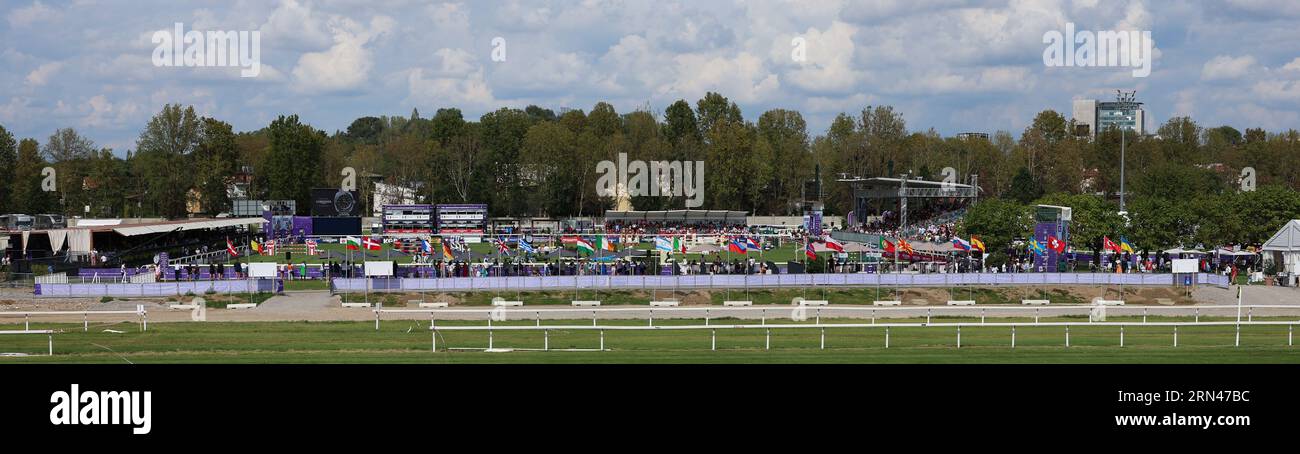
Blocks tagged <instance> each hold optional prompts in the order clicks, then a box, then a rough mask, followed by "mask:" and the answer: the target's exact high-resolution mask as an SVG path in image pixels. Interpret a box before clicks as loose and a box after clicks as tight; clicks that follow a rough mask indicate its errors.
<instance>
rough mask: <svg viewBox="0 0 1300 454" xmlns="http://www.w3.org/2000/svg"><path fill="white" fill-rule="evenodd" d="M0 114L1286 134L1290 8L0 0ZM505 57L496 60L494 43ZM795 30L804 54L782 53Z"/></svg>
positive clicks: (1237, 0)
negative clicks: (1101, 104)
mask: <svg viewBox="0 0 1300 454" xmlns="http://www.w3.org/2000/svg"><path fill="white" fill-rule="evenodd" d="M0 16H3V19H2V20H0V40H2V41H0V124H3V125H4V126H5V127H6V128H8V129H9V130H10V131H12V132H13V133H14V134H15V135H16V136H18V137H33V138H36V139H38V140H40V141H41V142H42V143H44V142H45V139H46V137H48V136H49V135H50V134H51V133H52V132H53V131H54V130H55V129H57V128H61V127H72V128H76V129H77V130H78V131H80V132H82V133H83V134H85V135H86V136H88V137H89V138H91V139H92V140H94V141H95V142H96V144H97V145H99V146H102V147H111V148H114V149H115V150H117V151H118V152H119V153H124V152H125V150H128V149H134V148H135V139H136V137H137V136H138V134H139V132H140V130H141V129H143V127H144V125H145V123H146V122H147V121H148V119H149V117H150V116H152V115H153V114H154V113H156V112H157V111H159V110H160V109H161V107H162V105H164V104H166V103H182V104H189V105H193V106H195V108H196V109H197V110H198V111H200V112H201V113H202V114H204V115H209V116H214V117H216V118H219V119H221V120H225V121H228V122H230V123H232V124H233V125H234V126H235V129H236V130H254V129H258V128H261V127H263V126H265V125H266V124H268V123H269V122H270V121H271V120H272V119H273V118H275V116H277V115H280V114H298V115H299V116H300V117H302V118H303V119H305V120H306V121H307V122H309V123H311V124H312V125H314V126H316V127H318V128H320V129H323V130H326V131H328V132H331V133H332V132H333V131H335V130H338V129H344V128H346V127H347V125H348V124H349V123H350V122H351V121H352V120H353V119H355V118H357V117H360V116H365V115H385V114H386V115H408V114H409V113H410V112H411V109H412V108H418V109H419V110H420V112H421V113H422V114H424V115H425V116H429V115H432V114H433V112H434V111H435V110H437V109H438V108H442V107H458V108H460V109H461V110H462V111H464V112H465V113H466V115H467V116H468V117H471V118H477V117H478V116H479V115H481V114H483V113H484V112H487V111H491V110H495V109H496V108H499V107H502V106H511V107H523V106H526V105H528V104H538V105H541V106H544V107H548V108H552V109H556V110H559V109H560V108H577V109H583V110H590V108H591V106H592V105H593V104H595V103H596V102H598V101H602V100H603V101H608V102H610V103H612V104H613V105H614V106H615V108H616V109H618V111H619V112H628V111H631V110H634V109H638V108H647V107H648V108H649V109H651V110H652V111H654V112H657V113H661V112H662V110H663V109H664V108H665V107H666V106H667V105H668V104H670V103H672V102H673V101H675V100H677V99H686V100H688V101H690V102H691V103H692V104H693V103H694V101H695V100H697V99H699V98H700V97H702V96H703V94H704V93H705V92H708V91H717V92H720V93H722V94H723V95H725V96H728V97H730V98H731V99H732V100H734V101H736V102H737V103H738V104H739V105H740V107H741V109H742V110H743V112H744V115H745V117H746V118H747V119H750V120H754V119H756V118H757V117H758V115H759V114H761V113H762V112H763V111H765V110H767V109H772V108H788V109H796V110H799V111H801V112H802V113H803V114H804V116H805V118H806V119H807V120H808V124H809V129H810V133H812V134H813V135H818V134H822V133H824V131H825V128H826V126H827V125H828V124H829V123H830V120H831V119H832V118H834V116H835V115H836V114H837V113H839V112H850V113H855V112H858V111H860V110H861V109H862V108H863V107H865V106H868V105H879V104H890V105H893V106H894V107H895V108H896V110H898V111H900V112H901V113H902V114H903V116H904V118H905V119H906V121H907V125H908V128H909V129H910V130H914V131H915V130H925V129H929V128H934V129H936V130H937V131H938V132H940V133H941V134H944V135H951V134H955V133H958V132H965V131H979V132H990V133H992V132H995V131H998V130H1008V131H1011V132H1013V133H1015V134H1016V135H1017V136H1018V135H1019V133H1020V131H1022V130H1023V129H1024V127H1025V125H1026V124H1027V123H1028V122H1029V121H1031V120H1032V118H1033V116H1034V114H1036V113H1037V112H1039V111H1040V110H1043V109H1048V108H1050V109H1056V110H1057V111H1059V112H1062V113H1064V114H1066V116H1067V117H1068V116H1069V112H1070V101H1071V99H1073V98H1076V97H1096V98H1101V99H1110V98H1112V97H1113V96H1114V91H1115V90H1116V89H1136V90H1138V96H1139V98H1140V100H1141V101H1144V102H1146V103H1147V111H1148V112H1149V117H1150V120H1149V121H1148V127H1149V128H1154V127H1156V126H1158V125H1159V123H1163V122H1164V121H1165V120H1166V119H1168V118H1169V117H1171V116H1175V115H1190V116H1192V117H1193V118H1194V119H1196V120H1197V121H1198V122H1200V123H1201V124H1202V125H1206V126H1218V125H1223V124H1227V125H1231V126H1234V127H1237V128H1239V129H1244V128H1247V127H1264V128H1266V129H1268V130H1270V131H1280V130H1285V129H1291V128H1297V127H1300V31H1298V30H1300V8H1297V7H1296V5H1295V3H1294V1H1292V0H1208V1H1202V2H1191V1H1136V0H1134V1H1115V0H1041V1H958V0H846V1H792V2H785V1H685V2H676V1H604V0H587V1H474V2H424V1H402V0H394V1H384V0H336V1H325V0H319V1H308V0H284V1H262V0H235V1H220V2H216V1H214V2H192V3H183V2H175V1H165V2H164V1H110V2H91V1H55V0H40V1H28V0H15V1H7V2H5V3H4V4H3V5H2V6H0ZM176 22H181V23H183V24H184V25H185V30H187V31H188V30H199V31H212V30H236V31H238V30H244V31H252V30H257V31H259V32H260V34H261V63H262V66H261V68H262V69H261V72H260V74H259V75H258V76H257V77H249V78H243V77H240V74H239V69H238V68H211V67H206V68H205V67H199V68H195V67H157V66H155V65H154V64H153V62H152V54H153V52H154V50H155V47H156V45H155V44H154V43H153V42H151V37H152V36H153V34H154V32H155V31H158V30H171V29H172V27H173V24H174V23H176ZM1067 22H1072V23H1074V24H1076V26H1077V28H1078V29H1080V30H1117V31H1127V30H1139V31H1150V32H1151V34H1152V36H1153V38H1154V41H1155V44H1154V47H1155V51H1154V63H1153V65H1152V72H1151V75H1150V76H1149V77H1145V78H1135V77H1133V76H1132V74H1131V71H1130V69H1129V68H1080V67H1046V66H1045V65H1044V64H1043V51H1044V48H1045V44H1043V34H1044V33H1045V32H1048V31H1052V30H1056V31H1062V32H1063V31H1064V30H1065V24H1066V23H1067ZM497 37H500V38H503V39H504V40H505V56H506V58H505V61H494V60H493V58H492V55H493V54H492V52H493V50H494V46H493V44H492V42H493V39H494V38H497ZM795 37H800V38H803V40H804V42H805V43H806V59H805V60H804V61H802V62H797V61H794V60H793V59H792V58H791V52H792V45H791V42H792V39H794V38H795Z"/></svg>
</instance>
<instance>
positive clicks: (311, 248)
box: [306, 240, 316, 255]
mask: <svg viewBox="0 0 1300 454" xmlns="http://www.w3.org/2000/svg"><path fill="white" fill-rule="evenodd" d="M306 243H307V255H316V240H307V241H306Z"/></svg>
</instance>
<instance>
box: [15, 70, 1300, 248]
mask: <svg viewBox="0 0 1300 454" xmlns="http://www.w3.org/2000/svg"><path fill="white" fill-rule="evenodd" d="M1073 123H1074V122H1073V120H1067V119H1066V118H1065V117H1064V116H1062V115H1061V114H1060V113H1058V112H1056V111H1054V110H1050V109H1049V110H1043V111H1041V112H1039V113H1038V114H1037V115H1036V116H1035V117H1034V119H1033V121H1032V122H1031V124H1030V125H1029V126H1027V127H1026V128H1025V130H1024V131H1023V132H1021V134H1020V136H1019V138H1017V137H1015V136H1013V135H1012V133H1010V132H1008V131H997V132H995V133H993V134H991V135H990V136H989V137H988V139H984V138H980V137H975V138H958V137H942V136H941V135H940V134H938V133H937V132H936V131H935V130H934V129H933V128H930V129H927V130H925V131H909V130H908V128H907V125H906V122H905V120H904V119H903V115H902V113H900V112H897V111H895V110H894V108H893V107H892V106H888V105H882V106H866V107H864V108H863V109H862V110H861V111H860V112H857V113H855V114H849V113H840V114H839V115H837V116H836V117H835V119H834V120H833V121H832V122H831V124H830V125H829V126H828V127H827V129H826V131H825V132H824V133H822V134H820V135H816V136H812V135H810V134H809V131H808V129H807V123H806V122H805V120H804V118H803V115H802V114H801V113H800V112H798V111H796V110H788V109H780V108H777V109H770V110H767V111H765V112H763V113H762V114H760V115H759V117H758V118H757V119H756V120H754V121H751V120H748V119H745V118H744V117H743V116H742V114H741V110H740V108H739V107H738V106H737V104H736V103H735V102H733V101H731V100H729V99H728V98H726V97H725V96H723V95H721V94H718V93H714V92H709V93H708V94H706V95H705V96H704V97H703V98H701V99H699V100H697V101H696V102H695V105H694V106H692V105H691V104H690V103H689V102H688V101H686V100H684V99H680V100H678V101H676V102H674V103H672V104H670V105H669V106H668V107H667V108H666V109H664V110H663V112H661V113H656V112H651V111H649V110H647V109H638V110H633V111H631V112H627V113H623V114H620V113H618V112H617V111H616V110H615V109H614V107H613V106H612V105H610V104H609V103H606V102H598V103H596V104H595V105H594V106H593V107H592V108H591V110H590V111H583V110H580V109H572V110H561V111H560V112H558V113H557V112H555V111H553V110H551V109H547V108H544V107H539V106H536V105H530V106H528V107H526V108H524V109H517V108H508V107H503V108H501V109H498V110H495V111H492V112H488V113H486V114H483V115H482V116H481V117H480V118H479V119H478V120H477V121H473V120H466V119H465V118H464V117H463V115H462V113H461V111H460V110H459V109H457V108H452V107H445V108H439V109H437V110H436V112H435V113H434V115H433V116H431V117H429V118H424V117H421V116H420V114H419V111H418V109H415V110H413V111H412V113H411V114H410V115H409V116H363V117H360V118H357V119H356V120H354V121H353V122H352V123H351V124H350V125H349V126H348V127H347V128H346V129H345V130H341V131H340V130H336V131H335V132H334V133H333V134H327V133H326V132H325V131H322V130H319V129H316V128H315V127H312V126H311V125H309V124H306V123H303V122H301V121H300V120H299V118H298V116H297V115H281V116H279V117H277V118H276V119H275V120H273V121H272V122H271V123H270V124H269V125H267V126H266V127H263V128H261V129H258V130H255V131H245V132H234V131H233V128H232V127H231V125H230V124H229V123H226V122H224V121H221V120H219V119H215V118H208V117H201V116H199V115H197V114H196V113H195V112H194V108H193V107H192V106H185V105H181V104H167V105H165V106H163V108H162V110H161V111H160V112H158V113H157V114H156V115H154V116H153V117H152V118H151V119H150V120H149V121H148V122H147V124H146V125H145V126H144V129H143V130H142V131H141V133H140V136H139V138H138V139H137V140H136V148H135V149H134V150H129V151H128V152H127V153H126V156H125V157H118V156H116V155H115V154H114V153H113V152H112V150H110V149H107V148H98V147H96V146H95V145H94V142H93V141H92V140H90V139H89V138H87V137H84V136H83V135H82V134H80V133H78V132H77V131H76V130H75V129H73V128H61V129H59V130H57V131H55V132H54V134H52V135H51V136H50V137H49V138H47V139H46V141H45V143H43V144H42V143H39V142H38V141H37V140H36V139H33V138H22V139H21V140H16V139H15V138H14V137H13V135H12V134H11V133H10V132H9V131H8V130H6V129H4V127H3V125H0V169H8V170H6V171H5V173H4V174H0V213H27V214H37V213H61V214H65V215H69V216H86V217H143V216H148V217H166V218H181V217H185V216H186V215H187V214H189V213H187V202H194V203H196V204H197V205H199V206H200V207H201V209H200V212H199V213H197V214H199V215H208V216H211V215H216V214H218V213H223V212H228V211H230V200H229V197H228V196H227V191H226V190H227V187H228V185H229V184H230V183H231V182H232V181H233V179H234V178H235V177H236V176H237V175H240V174H241V173H242V172H241V171H242V170H244V169H251V174H250V175H248V176H247V178H248V183H249V184H248V187H249V194H248V198H250V199H255V200H258V199H269V200H279V199H292V200H296V201H297V205H298V207H300V209H301V210H300V211H305V210H306V208H307V207H309V206H310V204H309V201H310V198H309V191H310V189H312V188H317V187H337V186H339V182H340V180H341V179H342V176H341V175H340V172H341V171H342V169H343V168H344V167H352V168H354V169H355V170H356V171H357V174H358V176H360V177H362V178H361V179H360V180H361V181H366V180H367V179H373V180H375V181H382V182H385V183H389V184H394V185H398V186H403V187H410V188H414V189H415V190H416V192H417V194H419V196H420V198H421V199H422V200H421V201H420V202H421V203H435V204H436V203H485V204H487V205H488V207H489V210H490V212H491V215H493V216H550V217H567V216H598V215H600V214H601V213H603V211H604V210H606V209H610V208H612V207H613V203H614V201H613V198H612V197H602V196H598V195H597V192H596V190H595V189H596V178H597V172H596V164H597V163H598V162H600V161H602V160H610V159H612V158H614V157H616V156H618V154H619V153H627V155H628V156H629V157H630V158H632V159H640V160H644V161H704V162H705V163H706V168H705V178H704V192H705V200H704V205H703V206H702V207H701V208H702V209H726V210H743V211H748V212H750V213H751V214H755V215H798V214H801V212H800V206H801V205H800V202H801V201H802V200H803V197H804V194H803V189H804V188H803V186H804V184H805V182H807V181H808V180H810V179H812V178H813V174H814V168H816V167H820V169H821V170H822V173H821V176H822V183H823V188H825V200H824V202H825V206H826V214H827V215H843V214H845V213H846V212H847V211H848V210H850V209H851V208H852V206H853V204H852V192H851V189H850V188H849V187H848V186H847V185H845V184H841V183H836V182H835V181H834V180H835V179H836V178H837V176H838V175H841V174H845V175H850V176H862V177H874V176H888V177H896V176H899V175H900V174H903V173H908V174H909V175H911V176H912V177H914V178H924V179H928V180H933V179H936V178H937V177H938V175H940V172H941V171H942V169H943V168H945V167H952V168H953V169H955V170H956V171H957V174H958V175H959V178H961V179H963V181H965V180H966V179H967V178H968V177H969V175H972V174H977V175H979V186H980V188H981V202H980V203H979V204H978V205H977V208H980V209H983V210H986V211H987V210H991V209H993V208H998V209H1002V210H1009V209H1012V208H1014V207H1019V208H1016V209H1020V208H1024V207H1027V206H1029V205H1032V204H1033V203H1036V202H1039V201H1042V200H1055V201H1058V202H1059V201H1068V202H1072V203H1077V204H1080V205H1081V206H1080V207H1079V208H1076V213H1079V210H1080V208H1082V207H1092V206H1095V207H1096V209H1097V210H1099V211H1098V212H1113V211H1116V207H1115V202H1114V199H1116V198H1117V194H1118V191H1119V155H1120V140H1121V137H1120V133H1119V131H1118V130H1115V129H1111V130H1105V131H1100V132H1099V133H1098V134H1097V135H1096V137H1095V138H1093V137H1091V136H1088V137H1078V136H1075V135H1074V134H1072V131H1074V130H1075V128H1074V124H1073ZM1126 140H1127V152H1126V155H1127V160H1128V162H1127V164H1126V165H1127V173H1128V175H1127V179H1128V181H1127V183H1126V187H1127V189H1128V192H1129V194H1128V200H1129V203H1128V208H1129V210H1128V211H1129V212H1130V217H1131V218H1139V219H1142V220H1143V222H1146V223H1156V224H1159V225H1160V226H1161V227H1160V228H1168V230H1170V231H1171V232H1172V233H1158V232H1147V231H1134V232H1132V233H1131V234H1130V235H1131V236H1130V238H1132V239H1134V241H1137V242H1139V243H1140V242H1142V241H1144V240H1147V241H1150V242H1151V243H1152V244H1154V243H1181V242H1190V241H1213V242H1215V244H1227V243H1229V242H1231V243H1258V242H1260V241H1262V240H1260V239H1259V237H1260V235H1262V233H1260V232H1257V231H1254V230H1252V227H1257V229H1255V230H1260V229H1263V227H1261V226H1259V224H1270V223H1272V222H1274V221H1276V219H1280V218H1282V217H1288V218H1289V217H1297V216H1298V215H1300V213H1298V212H1300V199H1298V197H1300V196H1297V193H1296V190H1297V189H1300V132H1297V131H1296V130H1295V129H1288V130H1286V131H1280V132H1274V133H1269V132H1266V131H1264V130H1263V129H1262V128H1248V129H1246V130H1245V131H1244V132H1243V131H1239V130H1237V129H1235V128H1233V127H1231V126H1218V127H1212V128H1207V127H1204V126H1202V125H1199V124H1197V123H1196V122H1195V121H1194V120H1192V119H1191V118H1190V117H1184V116H1180V117H1173V118H1171V119H1169V120H1168V121H1166V122H1165V123H1163V124H1162V125H1161V126H1159V128H1157V133H1156V134H1155V135H1150V136H1143V137H1134V136H1133V135H1131V134H1129V135H1127V137H1126ZM46 166H52V167H54V168H55V169H56V171H57V183H58V185H57V186H58V191H57V192H55V193H47V192H42V191H41V190H40V182H41V180H42V178H43V177H42V175H41V169H43V168H44V167H46ZM1244 167H1253V168H1255V169H1256V171H1257V179H1258V180H1257V181H1258V186H1259V188H1260V189H1259V191H1257V192H1256V193H1253V194H1238V193H1237V192H1238V191H1237V189H1236V187H1237V186H1236V185H1237V180H1236V178H1237V175H1239V171H1240V169H1241V168H1244ZM358 186H359V189H361V190H362V191H363V197H365V198H367V199H368V192H367V191H368V190H369V189H368V188H367V187H366V186H367V185H365V184H360V185H358ZM1264 194H1269V195H1272V196H1274V197H1275V199H1273V200H1269V201H1268V202H1267V203H1269V204H1272V206H1273V207H1274V211H1277V212H1276V213H1273V215H1274V216H1275V217H1271V218H1267V219H1253V220H1251V221H1250V222H1246V219H1240V218H1239V219H1236V220H1233V221H1232V222H1229V221H1230V220H1226V219H1220V218H1218V217H1207V216H1210V215H1211V214H1212V213H1214V212H1219V213H1237V212H1241V207H1240V206H1239V205H1241V204H1244V203H1247V202H1244V201H1242V200H1244V199H1253V198H1260V197H1263V195H1264ZM683 202H684V201H683V200H682V198H681V197H633V198H632V204H633V206H634V207H635V208H636V209H640V210H657V209H681V208H683ZM986 202H987V203H986ZM1056 204H1066V205H1068V204H1067V203H1056ZM981 205H983V206H982V207H981ZM85 206H90V208H91V209H90V211H89V212H86V211H85V210H84V207H85ZM1154 211H1164V212H1166V213H1170V216H1172V217H1173V219H1159V220H1149V219H1145V218H1142V217H1143V216H1155V214H1154V213H1152V212H1154ZM1017 213H1018V212H1017ZM1284 213H1285V214H1284ZM303 214H305V213H303ZM971 214H972V215H973V217H974V219H970V221H975V222H974V224H973V225H972V223H971V222H968V223H967V227H968V228H970V229H974V230H979V229H984V230H996V229H995V228H994V227H993V226H991V225H980V224H979V221H978V220H979V219H980V218H979V216H978V215H979V214H980V212H979V210H973V211H972V213H971ZM1008 214H1009V213H1008V212H1005V211H1004V212H1000V213H999V215H1008ZM1078 217H1079V215H1078V214H1076V219H1077V218H1078ZM1162 217H1163V216H1162ZM1015 218H1017V219H1019V218H1020V216H1019V215H1018V214H1017V215H1016V217H1015ZM1111 221H1113V219H1111V220H1109V221H1096V222H1111ZM1130 221H1132V222H1129V227H1126V228H1132V224H1133V223H1136V222H1138V220H1137V219H1130ZM1076 223H1077V222H1076ZM1212 223H1217V224H1218V225H1221V226H1229V227H1212V228H1209V229H1206V228H1203V227H1206V226H1207V225H1209V224H1212ZM1237 226H1240V228H1236V227H1237ZM1015 227H1016V228H1019V227H1020V226H1018V225H1017V226H1015ZM1270 227H1272V228H1274V229H1276V227H1277V226H1270ZM1153 228H1154V227H1153ZM1083 230H1084V231H1089V229H1087V228H1084V229H1083ZM1218 230H1225V231H1223V232H1217V231H1218ZM1076 231H1079V230H1078V227H1076ZM973 233H975V234H980V232H973ZM1269 233H1271V231H1270V232H1269ZM985 235H989V234H987V233H985ZM992 236H993V237H994V238H991V239H992V241H989V240H986V243H990V244H989V246H990V247H995V246H997V245H998V244H999V243H1002V241H1000V238H996V237H998V236H1000V235H999V234H994V235H992ZM1084 236H1087V235H1084ZM1076 237H1078V236H1077V235H1076ZM1134 237H1136V238H1134ZM1099 239H1100V238H1099V237H1098V238H1096V240H1099ZM1264 239H1267V236H1265V237H1264ZM1087 241H1089V242H1091V241H1093V238H1090V237H1089V238H1087Z"/></svg>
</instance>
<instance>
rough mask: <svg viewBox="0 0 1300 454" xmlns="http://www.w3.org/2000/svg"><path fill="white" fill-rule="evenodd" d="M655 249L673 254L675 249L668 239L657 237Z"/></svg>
mask: <svg viewBox="0 0 1300 454" xmlns="http://www.w3.org/2000/svg"><path fill="white" fill-rule="evenodd" d="M655 249H658V250H660V251H668V252H673V249H674V248H673V243H672V242H671V241H668V239H667V238H664V237H661V236H657V237H655Z"/></svg>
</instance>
